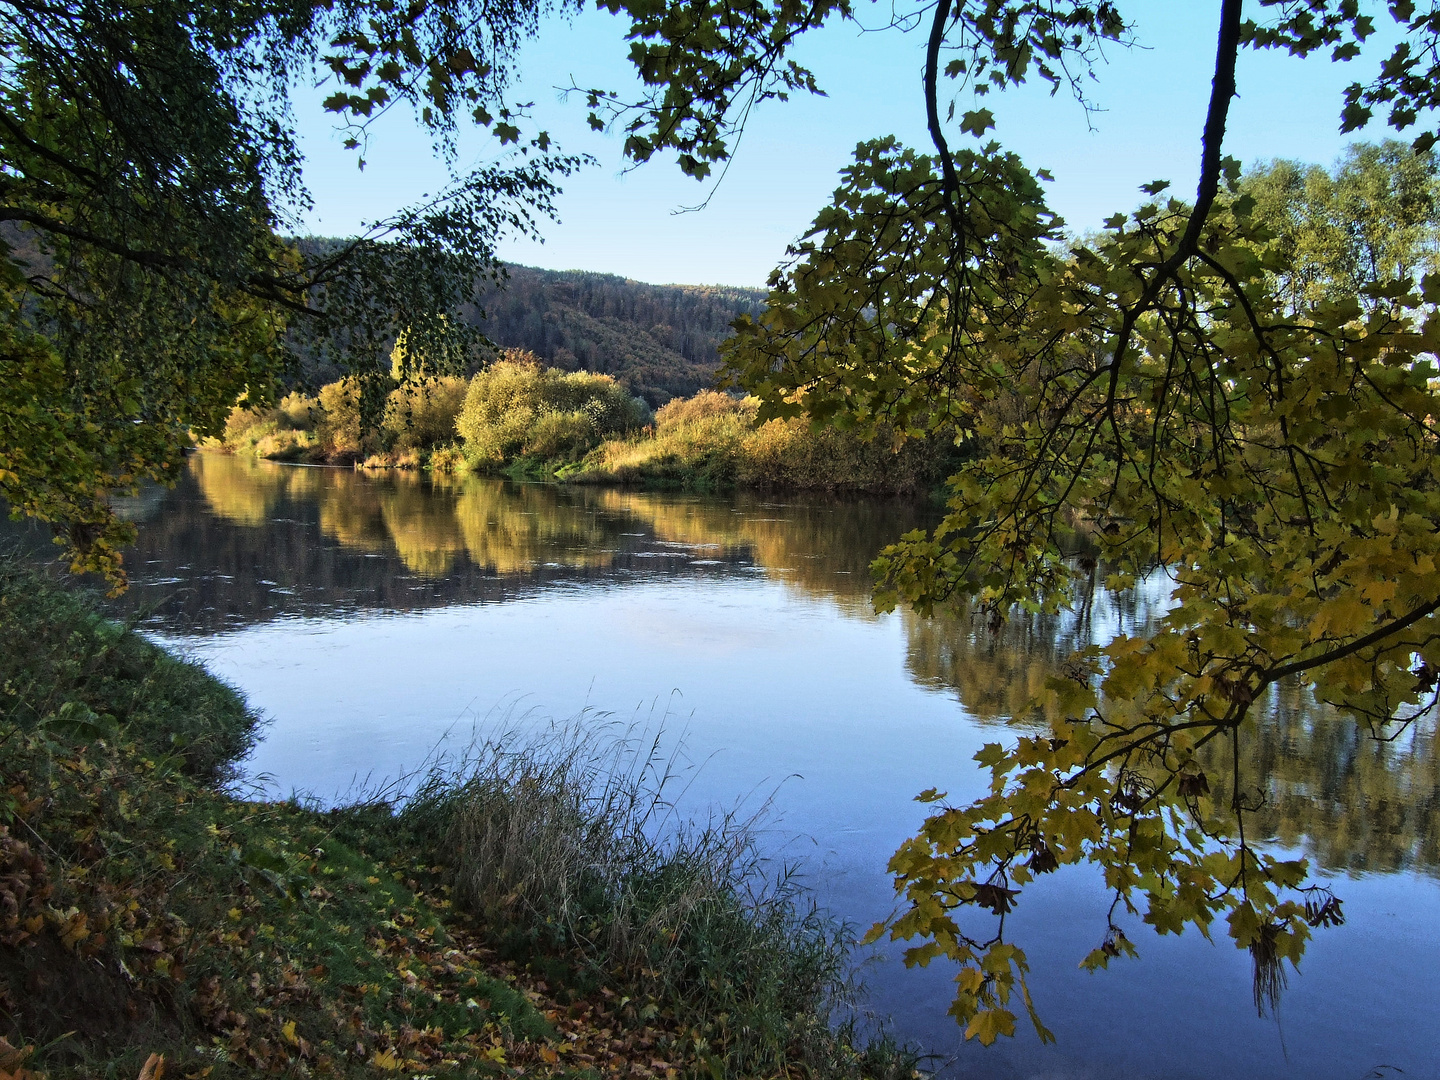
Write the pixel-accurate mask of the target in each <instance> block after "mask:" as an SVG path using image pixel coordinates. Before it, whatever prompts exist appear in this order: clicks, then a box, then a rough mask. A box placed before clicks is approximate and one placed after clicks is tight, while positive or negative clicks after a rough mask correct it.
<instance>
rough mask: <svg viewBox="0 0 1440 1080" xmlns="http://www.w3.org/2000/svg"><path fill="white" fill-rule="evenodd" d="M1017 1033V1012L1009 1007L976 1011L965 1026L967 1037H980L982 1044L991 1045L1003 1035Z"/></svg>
mask: <svg viewBox="0 0 1440 1080" xmlns="http://www.w3.org/2000/svg"><path fill="white" fill-rule="evenodd" d="M1014 1034H1015V1014H1014V1013H1012V1012H1011V1011H1010V1010H1009V1009H986V1010H985V1011H984V1012H979V1013H976V1014H975V1016H974V1018H973V1019H972V1020H971V1021H970V1023H969V1025H968V1026H967V1027H966V1028H965V1038H967V1039H979V1040H980V1045H981V1046H989V1045H990V1044H991V1043H993V1042H994V1041H995V1040H996V1039H998V1038H999V1037H1000V1036H1001V1035H1014Z"/></svg>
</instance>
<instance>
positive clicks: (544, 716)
mask: <svg viewBox="0 0 1440 1080" xmlns="http://www.w3.org/2000/svg"><path fill="white" fill-rule="evenodd" d="M126 511H127V513H129V514H130V515H131V516H133V517H135V518H137V519H139V520H141V521H142V522H143V525H142V528H141V533H140V542H139V545H138V548H137V550H136V551H135V552H134V553H133V554H132V555H131V556H130V557H129V564H130V566H131V567H132V574H133V580H134V585H135V587H134V588H132V590H131V593H130V594H129V597H128V599H127V601H126V603H129V604H132V605H136V604H138V605H144V606H145V607H146V608H147V610H151V611H152V612H153V614H151V615H150V617H149V618H148V621H147V626H148V627H149V629H150V631H151V632H152V633H153V634H154V635H155V636H156V637H157V638H159V639H161V640H164V641H166V642H167V643H170V644H172V645H175V646H178V647H180V648H181V649H183V650H185V651H188V652H189V653H191V654H192V655H194V656H196V657H198V658H200V659H201V660H203V661H204V662H205V663H206V664H207V665H208V666H209V667H210V668H211V669H212V670H213V671H215V672H216V673H217V674H219V675H220V676H222V677H224V678H226V679H228V680H230V681H231V682H233V683H234V684H236V685H237V686H239V687H240V688H241V689H243V690H244V692H245V693H246V695H247V696H248V697H249V700H250V702H251V703H252V705H253V706H254V707H255V708H256V709H258V710H259V711H260V712H261V713H262V714H264V715H265V716H266V717H268V718H269V721H270V723H269V726H268V727H267V729H266V731H265V736H264V739H263V741H262V743H261V744H260V746H259V748H258V749H257V750H256V752H255V754H254V756H253V758H252V759H251V761H250V762H249V769H250V772H251V775H252V776H255V777H260V778H263V779H264V781H265V783H266V784H268V785H269V786H270V787H271V788H272V789H278V790H279V791H280V792H282V793H288V792H290V791H304V792H309V793H313V794H315V795H317V796H319V797H321V798H325V799H340V798H344V797H345V795H346V793H347V792H349V793H353V792H355V791H356V790H357V788H358V787H360V786H362V785H365V784H367V783H368V784H369V785H371V786H372V787H373V786H374V785H376V784H379V783H382V782H384V781H385V780H387V779H391V778H394V777H396V776H398V775H401V774H402V773H404V772H406V771H407V770H413V769H415V768H417V767H420V766H421V765H422V764H423V763H424V762H425V761H426V760H427V759H428V758H429V757H431V755H433V754H434V753H436V752H437V749H439V750H440V751H441V752H443V751H445V750H446V749H447V748H449V749H454V750H460V749H463V746H464V745H465V744H466V743H468V742H469V741H470V740H471V739H472V738H473V737H474V735H475V733H476V731H477V730H478V731H480V732H481V733H494V732H496V731H498V730H501V729H503V728H505V727H511V728H515V729H518V730H524V729H526V728H527V727H530V728H534V727H537V726H539V725H543V724H544V723H546V722H548V721H549V720H550V719H551V718H559V719H563V718H567V717H574V716H580V715H583V717H584V718H585V719H584V722H586V723H591V724H603V723H606V722H607V720H606V718H607V716H608V717H612V718H614V720H615V722H618V723H631V722H637V723H640V724H642V725H644V724H649V725H651V727H652V728H653V727H654V726H655V725H657V724H660V723H662V722H663V725H664V729H665V732H666V738H668V739H671V740H672V741H673V740H675V739H676V738H678V737H679V735H680V734H681V733H682V732H683V739H684V747H685V753H686V755H687V759H688V760H689V761H690V762H693V763H698V764H701V765H702V766H703V767H700V768H698V769H697V770H695V771H694V772H693V773H691V774H688V778H689V779H690V780H691V783H690V787H689V789H688V790H687V791H686V794H685V800H686V805H687V806H688V807H690V808H691V809H692V810H693V811H695V812H697V813H703V812H704V810H705V808H707V807H710V806H716V805H718V806H722V807H730V806H734V805H735V804H736V803H737V801H740V800H745V801H747V805H750V806H755V805H758V804H759V803H760V802H763V801H764V799H765V798H766V797H767V796H769V795H771V794H772V793H773V796H774V810H775V814H774V816H773V817H772V819H771V825H770V827H769V831H768V832H767V834H766V838H767V843H769V844H772V845H773V847H774V849H775V851H776V852H777V854H780V855H783V856H787V857H792V858H803V859H804V860H805V865H806V867H807V872H808V878H809V880H810V881H811V882H812V883H813V885H814V888H815V889H816V891H817V892H818V894H819V895H820V898H821V900H822V902H823V903H824V904H825V905H826V906H828V907H829V908H830V909H831V910H833V911H834V912H836V913H837V914H839V915H841V916H843V917H845V918H847V919H849V920H851V921H852V922H854V923H856V924H858V925H860V926H862V927H863V926H866V925H868V924H869V923H870V922H871V921H872V920H874V919H875V918H877V917H880V916H882V915H884V914H886V913H887V912H888V911H889V910H890V908H891V904H892V902H893V901H892V895H891V891H890V886H889V883H888V879H887V878H886V876H885V874H884V872H883V868H884V864H885V861H886V859H887V858H888V856H889V854H890V852H891V851H892V850H893V849H894V848H895V847H896V845H897V844H898V843H899V842H900V841H901V840H903V839H904V838H905V837H906V836H907V835H909V834H910V832H911V831H912V830H913V829H914V828H915V827H916V825H917V824H918V823H919V821H920V820H921V816H922V814H921V810H920V807H918V806H917V805H916V804H915V803H914V802H913V801H912V796H913V795H914V794H915V793H916V792H918V791H921V790H923V789H925V788H929V787H940V788H942V789H948V790H949V792H950V793H951V796H952V798H953V799H963V798H965V797H966V796H967V795H969V794H972V793H977V792H978V791H979V789H980V776H979V774H978V772H977V769H976V766H975V765H974V763H973V762H972V761H971V755H972V754H974V753H975V751H976V750H977V749H978V748H979V747H980V746H981V744H983V743H985V742H987V741H994V740H996V739H1003V738H1005V737H1007V734H1008V733H1009V731H1010V730H1011V729H1009V728H1007V722H1008V718H1009V717H1010V716H1011V714H1012V713H1013V712H1014V711H1015V710H1016V709H1017V708H1018V706H1019V704H1020V703H1021V702H1022V701H1023V700H1024V699H1025V698H1026V697H1027V695H1028V693H1029V692H1030V690H1031V689H1033V688H1036V687H1038V686H1039V685H1040V684H1041V682H1042V681H1043V679H1044V678H1045V677H1046V675H1047V674H1048V672H1049V671H1050V670H1051V669H1052V666H1053V665H1054V664H1055V662H1056V661H1057V659H1058V658H1060V657H1063V656H1064V655H1065V653H1066V652H1067V650H1068V649H1069V648H1070V647H1071V645H1073V643H1074V642H1075V641H1076V640H1079V639H1081V638H1085V637H1088V636H1090V635H1091V634H1094V633H1104V632H1108V631H1109V630H1111V629H1113V628H1114V626H1115V625H1116V624H1117V622H1123V621H1125V620H1130V621H1143V620H1144V618H1145V617H1146V616H1147V615H1148V614H1153V609H1154V608H1155V607H1156V606H1157V605H1158V604H1159V602H1160V599H1161V598H1160V597H1149V598H1147V597H1144V596H1142V597H1139V598H1132V599H1130V600H1129V601H1127V602H1125V603H1111V604H1109V605H1108V606H1107V605H1102V607H1103V608H1104V610H1102V611H1101V612H1100V613H1099V614H1097V615H1096V616H1094V619H1095V625H1085V624H1080V623H1077V621H1076V620H1075V619H1074V618H1058V619H1054V620H1047V621H1040V622H1035V623H1030V624H1012V625H1010V626H1007V627H1006V628H1005V630H1004V631H1003V632H1002V633H1001V635H999V637H998V638H992V637H990V636H989V635H987V634H985V633H983V632H980V631H977V630H976V628H975V627H973V626H972V625H971V624H970V622H969V621H968V620H967V619H964V618H962V617H959V616H956V615H951V616H949V617H938V618H936V619H932V620H922V619H919V618H916V617H915V616H914V615H913V614H910V613H906V612H901V613H896V614H893V615H887V616H876V615H875V614H874V613H873V611H872V609H871V607H870V604H869V599H868V583H869V577H868V574H867V572H866V567H867V564H868V563H869V561H870V559H871V558H872V557H873V556H874V554H875V552H876V551H877V550H878V549H879V547H880V546H882V545H883V544H884V543H886V542H887V541H889V540H891V539H893V538H895V537H896V536H898V535H899V534H900V533H901V532H903V531H905V530H907V529H910V528H914V527H917V526H919V525H923V524H926V523H927V513H928V511H926V510H925V509H924V508H922V507H917V506H914V505H912V504H907V503H900V502H880V501H869V502H857V501H848V502H846V501H835V500H825V499H809V498H784V499H776V498H762V497H754V496H739V497H736V498H734V499H729V500H710V499H698V498H687V497H677V496H661V495H652V494H639V493H628V492H616V491H602V490H576V491H569V490H559V489H556V488H553V487H545V486H516V485H509V484H505V483H502V482H499V481H493V480H481V479H470V480H466V481H463V482H455V483H443V484H442V483H437V484H431V483H429V482H428V481H425V480H423V479H420V478H416V477H412V476H386V477H379V478H368V477H365V476H362V475H357V474H355V473H352V472H349V471H342V470H331V469H313V468H298V467H286V466H278V465H268V464H259V463H252V462H246V461H242V460H240V459H235V458H228V457H223V456H217V455H199V456H196V457H193V458H192V459H191V460H190V468H189V471H188V473H187V475H186V477H185V478H184V480H183V482H182V483H181V484H180V486H179V487H178V488H176V489H175V490H174V491H168V492H166V491H155V492H152V493H149V494H147V495H145V496H144V497H142V498H140V499H137V500H134V501H133V502H132V503H131V504H130V505H128V506H127V507H126ZM1257 759H1258V764H1259V765H1261V766H1263V767H1264V769H1265V770H1266V772H1267V773H1269V774H1271V775H1273V776H1275V777H1276V778H1277V779H1276V781H1275V783H1274V784H1273V785H1272V786H1271V788H1270V790H1269V792H1268V795H1267V810H1266V811H1265V815H1264V817H1265V821H1264V826H1265V828H1267V829H1268V830H1269V832H1270V835H1272V836H1273V837H1274V838H1275V840H1276V842H1277V843H1280V844H1284V845H1286V846H1289V847H1295V848H1303V849H1306V850H1307V851H1308V852H1309V854H1310V855H1311V858H1312V861H1314V862H1315V863H1316V864H1317V865H1319V866H1321V867H1323V868H1324V871H1323V872H1324V873H1325V874H1326V875H1328V876H1331V877H1333V878H1335V879H1337V880H1335V881H1334V882H1333V884H1334V887H1335V890H1336V892H1337V893H1339V894H1340V895H1341V896H1342V898H1343V899H1344V901H1345V911H1346V915H1347V917H1348V921H1347V923H1346V924H1345V925H1344V926H1343V927H1340V928H1337V929H1332V930H1327V931H1322V932H1319V933H1318V935H1317V938H1316V940H1315V941H1314V942H1313V943H1312V944H1311V947H1310V951H1309V954H1308V956H1307V957H1306V960H1305V963H1304V966H1303V969H1302V972H1301V973H1300V974H1298V975H1292V977H1291V980H1290V989H1289V991H1288V993H1287V994H1286V996H1285V998H1284V1001H1283V1004H1282V1007H1281V1012H1280V1016H1279V1019H1278V1022H1277V1021H1276V1020H1275V1019H1273V1018H1272V1019H1265V1020H1261V1019H1257V1018H1256V1016H1255V1014H1254V1009H1253V1006H1252V1004H1251V998H1250V965H1249V959H1248V955H1247V954H1244V953H1241V952H1238V951H1237V950H1235V949H1234V948H1232V947H1231V946H1230V945H1229V944H1228V943H1221V944H1219V945H1215V946H1212V945H1210V944H1209V943H1207V942H1206V941H1204V940H1203V939H1202V938H1200V937H1199V936H1198V935H1195V934H1194V933H1189V934H1186V935H1184V936H1183V937H1180V938H1174V937H1170V938H1156V937H1154V936H1153V934H1150V933H1149V932H1148V931H1146V930H1145V929H1144V928H1143V927H1139V926H1137V927H1136V928H1135V929H1134V932H1133V933H1132V934H1131V937H1132V939H1133V940H1135V941H1136V942H1137V943H1138V944H1139V947H1140V950H1141V958H1140V960H1138V961H1128V962H1123V963H1119V964H1117V965H1116V966H1115V967H1114V968H1113V969H1112V970H1111V971H1109V972H1102V973H1099V974H1096V975H1088V974H1085V973H1084V972H1081V971H1080V970H1079V969H1078V967H1077V964H1078V961H1079V959H1080V957H1081V956H1083V955H1084V954H1085V953H1086V952H1087V951H1088V950H1089V949H1091V948H1092V947H1093V946H1094V945H1095V944H1096V943H1097V942H1098V941H1099V940H1100V937H1101V936H1102V933H1103V930H1104V925H1105V920H1104V913H1105V909H1106V907H1107V898H1106V897H1105V895H1104V894H1103V891H1102V889H1101V888H1100V883H1099V882H1098V881H1097V880H1096V879H1095V877H1094V876H1093V875H1090V874H1087V873H1085V872H1083V871H1075V872H1068V873H1065V872H1062V873H1060V874H1056V875H1053V876H1052V877H1051V878H1049V879H1046V880H1044V881H1043V883H1042V885H1041V887H1038V888H1032V889H1030V890H1027V892H1026V893H1025V895H1024V898H1023V901H1022V903H1021V905H1020V907H1019V909H1018V911H1017V912H1016V913H1015V914H1014V915H1012V917H1011V918H1012V922H1011V923H1010V926H1011V927H1012V930H1013V935H1014V938H1015V940H1017V941H1019V942H1021V943H1022V944H1024V945H1025V946H1026V948H1027V949H1028V951H1029V954H1030V957H1031V961H1032V965H1033V978H1032V989H1033V990H1034V993H1035V997H1036V1003H1037V1005H1038V1007H1039V1008H1040V1010H1041V1013H1042V1015H1043V1016H1044V1018H1045V1020H1046V1022H1047V1024H1048V1025H1049V1026H1050V1027H1051V1028H1052V1029H1053V1030H1054V1031H1055V1033H1056V1035H1057V1036H1058V1038H1059V1042H1058V1045H1056V1046H1048V1047H1042V1046H1040V1045H1039V1044H1038V1043H1037V1041H1036V1040H1035V1039H1034V1038H1033V1036H1030V1035H1029V1034H1028V1033H1025V1032H1022V1035H1021V1037H1019V1038H1018V1039H1015V1040H1011V1041H1010V1042H1008V1043H1006V1044H1004V1045H997V1046H995V1047H992V1048H990V1049H989V1050H985V1049H983V1048H981V1047H979V1046H978V1045H967V1044H964V1043H963V1042H962V1041H961V1040H960V1039H959V1037H958V1033H957V1029H956V1028H955V1027H954V1026H953V1024H952V1022H951V1021H950V1020H948V1019H947V1018H946V1017H945V1016H944V1012H945V1008H946V1006H947V1004H948V1002H949V996H950V994H949V991H950V984H949V978H950V974H951V973H950V972H948V971H946V970H943V969H942V968H941V966H940V965H938V964H937V965H935V966H934V967H932V968H931V969H929V970H925V971H907V970H905V969H904V967H903V965H901V964H900V963H899V961H898V960H897V959H896V957H895V955H894V954H893V953H892V954H890V955H886V954H885V953H883V952H882V953H878V954H877V955H876V959H875V960H874V961H873V962H872V964H871V966H870V967H869V969H868V973H867V981H868V982H869V984H870V986H871V988H872V1005H873V1007H874V1008H875V1009H876V1010H877V1011H878V1012H880V1013H882V1014H887V1015H889V1016H891V1017H892V1018H893V1022H894V1026H895V1028H896V1029H897V1030H898V1032H899V1033H900V1034H901V1035H902V1036H904V1037H907V1038H910V1039H913V1040H915V1041H917V1042H919V1043H921V1044H923V1045H924V1046H925V1047H926V1048H927V1049H929V1050H931V1051H933V1052H934V1053H936V1054H938V1055H940V1056H941V1060H944V1061H947V1062H949V1064H948V1066H947V1072H948V1074H949V1075H953V1076H956V1077H972V1076H973V1077H1017V1078H1018V1077H1027V1078H1028V1077H1035V1078H1040V1077H1044V1078H1053V1080H1059V1078H1072V1077H1073V1078H1097V1080H1098V1078H1101V1077H1105V1078H1110V1077H1134V1078H1152V1077H1153V1078H1161V1077H1164V1078H1170V1077H1174V1078H1183V1077H1207V1078H1208V1077H1235V1078H1244V1077H1313V1078H1319V1080H1323V1078H1332V1077H1333V1078H1337V1080H1339V1078H1344V1080H1360V1078H1361V1077H1365V1076H1367V1075H1377V1076H1379V1075H1387V1076H1390V1075H1399V1073H1398V1070H1403V1075H1405V1076H1407V1077H1420V1076H1427V1077H1428V1076H1437V1075H1440V1045H1437V1036H1440V994H1437V993H1436V991H1437V988H1440V981H1437V977H1436V976H1437V973H1440V888H1437V881H1436V868H1437V866H1440V798H1437V794H1440V779H1437V757H1436V755H1435V753H1434V732H1433V729H1430V730H1422V731H1416V732H1414V733H1412V735H1411V737H1409V738H1408V739H1407V740H1405V741H1404V742H1403V743H1402V744H1386V745H1382V744H1376V743H1373V742H1370V741H1368V740H1365V739H1363V738H1357V737H1356V735H1355V731H1354V728H1353V726H1350V725H1346V724H1343V723H1340V722H1337V721H1336V720H1335V719H1334V718H1333V717H1329V716H1327V715H1326V714H1325V713H1323V712H1321V711H1319V710H1317V709H1315V708H1314V707H1313V706H1312V705H1310V704H1309V703H1308V702H1306V701H1305V700H1303V699H1302V698H1301V697H1300V695H1299V694H1298V693H1296V692H1294V691H1282V692H1279V693H1277V694H1276V695H1275V697H1274V699H1273V700H1272V702H1271V709H1270V715H1269V718H1268V720H1267V723H1266V726H1265V729H1264V734H1263V738H1262V739H1261V740H1260V748H1259V750H1258V753H1257ZM1384 1067H1388V1068H1389V1069H1391V1070H1396V1072H1390V1071H1388V1070H1387V1069H1385V1068H1384ZM1377 1068H1379V1069H1380V1070H1381V1071H1380V1072H1374V1070H1376V1069H1377Z"/></svg>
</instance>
